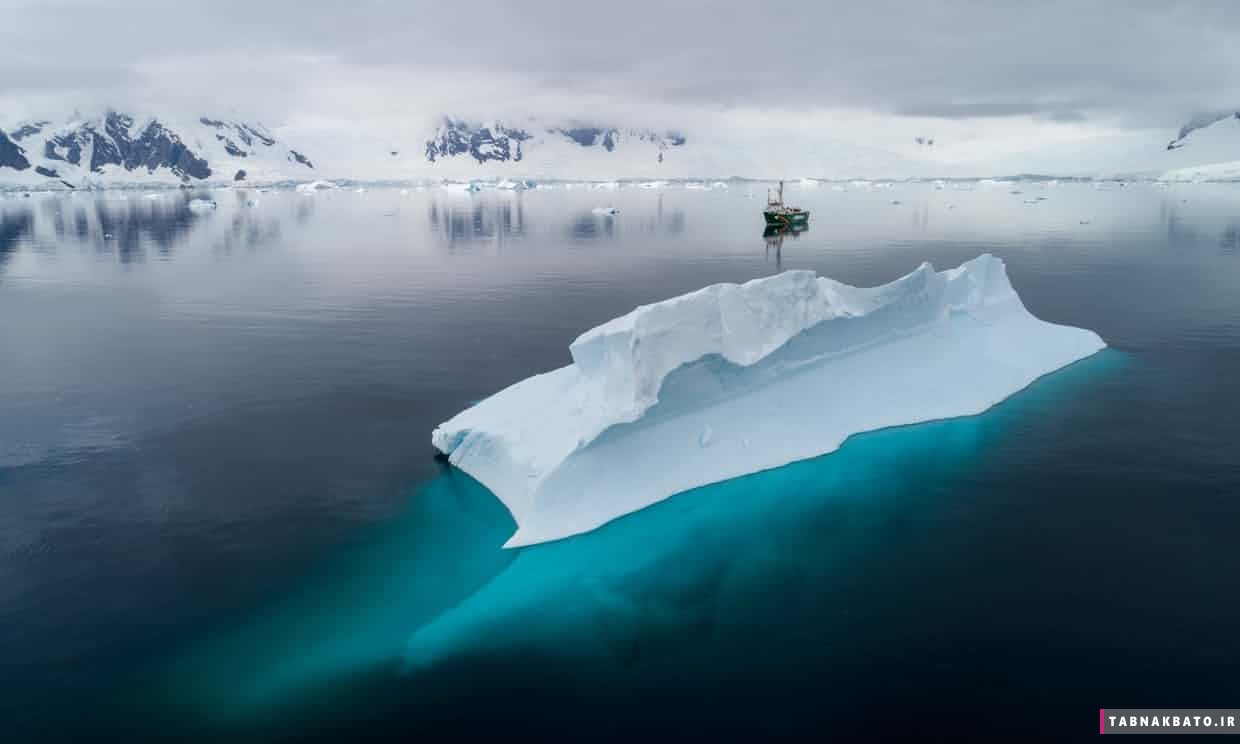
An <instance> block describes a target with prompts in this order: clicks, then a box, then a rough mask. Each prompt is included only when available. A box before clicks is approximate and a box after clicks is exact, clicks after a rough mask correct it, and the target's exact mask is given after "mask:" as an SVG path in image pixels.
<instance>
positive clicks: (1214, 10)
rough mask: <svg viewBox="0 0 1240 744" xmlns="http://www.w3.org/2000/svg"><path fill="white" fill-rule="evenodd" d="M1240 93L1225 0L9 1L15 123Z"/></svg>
mask: <svg viewBox="0 0 1240 744" xmlns="http://www.w3.org/2000/svg"><path fill="white" fill-rule="evenodd" d="M1238 77H1240V2H1226V1H1220V2H1206V1H1201V2H1172V1H1168V0H1161V1H1158V2H1153V1H1150V2H1143V1H1141V0H1124V1H1122V2H1120V1H1116V2H1100V1H1097V0H1090V1H1084V0H1078V1H1076V2H1055V1H1047V0H1025V1H1024V2H1000V1H998V0H992V1H986V2H965V1H963V0H961V1H948V0H918V1H900V2H874V1H865V2H862V1H860V0H854V1H852V2H808V1H807V2H796V3H794V2H781V1H779V0H762V1H761V2H755V1H752V0H750V1H748V2H737V1H733V0H718V1H716V0H682V1H680V2H673V1H672V0H667V1H665V2H658V3H656V2H640V1H638V2H618V1H616V0H609V1H608V2H590V1H589V0H583V1H581V2H561V1H558V0H555V1H553V0H506V1H502V2H501V1H493V0H470V2H461V3H453V2H445V1H443V0H438V1H437V2H433V3H432V2H422V1H421V0H412V1H411V2H398V1H397V0H386V1H385V0H351V1H350V2H339V1H336V0H333V1H332V2H315V1H314V0H310V1H306V0H301V1H294V0H271V1H264V0H248V1H245V2H243V1H241V0H211V2H177V1H175V0H160V1H158V2H155V1H152V0H109V1H108V2H97V1H96V0H0V105H2V106H3V107H4V110H3V111H0V114H3V117H2V118H3V119H5V120H10V119H12V118H14V116H26V115H34V114H37V113H40V112H46V113H47V114H49V115H52V116H56V115H61V114H63V113H67V112H68V111H71V110H72V109H74V108H83V109H88V108H91V107H98V106H106V105H111V106H117V107H132V106H137V107H155V108H157V109H158V108H175V109H176V110H177V111H181V112H186V113H193V114H197V113H205V112H208V111H211V112H220V111H221V110H227V111H231V112H239V113H243V114H245V115H248V116H253V117H255V118H261V119H263V120H266V121H268V122H269V123H271V124H273V125H276V126H279V125H281V124H288V123H290V122H307V121H310V122H319V123H324V124H330V123H332V122H337V123H339V122H356V121H367V122H372V123H384V122H391V121H403V120H413V119H417V120H419V121H423V120H425V119H426V118H428V117H432V116H439V115H441V114H445V113H448V114H458V115H465V116H471V117H490V116H503V117H513V116H520V115H527V114H535V115H541V116H572V117H577V118H579V119H589V118H591V117H596V118H603V117H612V118H615V117H620V118H623V119H626V120H627V121H625V122H618V123H644V124H647V125H654V126H669V127H670V126H677V125H678V124H688V125H693V124H697V125H698V126H702V125H705V124H709V122H711V121H712V120H713V118H714V117H718V116H720V115H723V114H726V115H728V116H733V117H736V119H735V120H738V121H739V120H744V119H745V117H746V116H748V117H751V118H752V119H753V120H754V121H757V120H759V119H761V118H762V117H771V116H785V117H786V116H788V115H790V114H805V115H806V116H807V117H810V118H812V119H814V120H824V119H822V117H830V116H837V115H838V118H836V119H832V120H836V121H840V122H845V124H844V125H843V126H851V127H852V128H853V130H854V131H853V132H852V134H853V136H855V137H859V138H864V137H865V136H866V132H867V131H874V132H884V131H893V132H894V131H896V130H900V129H901V127H902V126H903V124H904V123H905V122H907V121H909V120H914V119H915V120H917V121H918V122H919V124H918V126H919V127H920V128H922V129H924V128H926V124H925V123H926V122H930V123H934V122H938V123H940V124H941V125H942V127H943V128H944V129H945V130H952V128H953V127H955V128H956V129H960V127H962V126H966V127H969V128H972V130H976V131H985V132H997V133H1000V134H1001V133H1002V132H1004V131H1008V132H1016V131H1029V130H1030V129H1031V128H1032V129H1034V130H1039V131H1042V130H1046V131H1050V130H1054V129H1055V128H1056V127H1060V128H1063V127H1068V128H1074V129H1075V130H1077V131H1080V130H1088V129H1090V128H1106V129H1110V130H1113V129H1116V128H1120V129H1124V128H1130V129H1139V128H1154V127H1166V128H1168V129H1174V128H1175V127H1176V126H1177V125H1178V124H1179V123H1180V122H1182V121H1183V120H1184V119H1186V118H1187V117H1189V116H1191V115H1193V114H1195V113H1198V112H1202V111H1208V110H1215V109H1221V108H1227V107H1237V106H1240V79H1238ZM876 122H877V125H876ZM962 123H963V124H962ZM900 136H904V135H903V134H901V135H900Z"/></svg>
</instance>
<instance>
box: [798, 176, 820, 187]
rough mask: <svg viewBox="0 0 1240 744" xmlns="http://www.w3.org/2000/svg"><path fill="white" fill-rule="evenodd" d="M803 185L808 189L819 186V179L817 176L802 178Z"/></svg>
mask: <svg viewBox="0 0 1240 744" xmlns="http://www.w3.org/2000/svg"><path fill="white" fill-rule="evenodd" d="M801 186H803V187H804V188H807V189H814V188H818V180H817V179H815V178H802V179H801Z"/></svg>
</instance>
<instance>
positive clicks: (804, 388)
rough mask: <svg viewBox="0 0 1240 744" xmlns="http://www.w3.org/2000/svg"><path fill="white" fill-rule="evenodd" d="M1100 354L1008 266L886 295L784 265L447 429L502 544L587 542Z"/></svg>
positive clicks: (607, 341) (589, 344)
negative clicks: (689, 499)
mask: <svg viewBox="0 0 1240 744" xmlns="http://www.w3.org/2000/svg"><path fill="white" fill-rule="evenodd" d="M1105 346H1106V344H1105V343H1103V341H1102V339H1101V338H1099V337H1098V335H1097V334H1096V333H1094V332H1092V331H1088V330H1085V329H1081V328H1073V327H1070V326H1061V325H1055V324H1052V323H1047V322H1045V321H1042V320H1039V319H1037V318H1035V317H1034V316H1033V315H1032V314H1030V313H1029V311H1028V310H1026V309H1025V307H1024V305H1023V304H1022V303H1021V301H1020V298H1019V297H1018V296H1017V295H1016V292H1015V291H1014V290H1013V289H1012V285H1011V283H1010V282H1009V281H1008V277H1007V271H1006V269H1005V267H1004V264H1003V262H1002V261H1001V260H1000V259H998V258H995V257H994V256H990V255H982V256H979V257H977V258H975V259H973V260H971V261H968V262H966V263H964V264H962V265H961V266H960V267H958V268H955V269H951V270H948V271H940V272H936V271H935V270H934V268H933V267H931V266H930V264H928V263H924V264H922V265H921V266H920V267H918V268H917V269H916V270H915V271H913V272H912V273H910V274H908V275H907V276H904V277H901V278H899V279H897V280H895V281H893V282H891V283H889V284H884V285H882V286H879V287H864V288H863V287H853V286H850V285H847V284H842V283H840V282H837V281H834V280H832V279H828V278H825V277H817V276H815V275H814V273H813V272H810V271H787V272H784V273H782V274H778V275H776V276H772V277H767V278H763V279H755V280H753V281H750V282H747V283H745V284H740V285H737V284H715V285H712V286H709V287H706V288H704V289H701V290H698V291H696V292H691V293H689V294H686V295H682V296H680V297H675V298H672V299H669V300H665V301H663V302H658V303H655V304H652V305H645V306H642V307H639V308H637V309H635V310H633V311H632V312H630V313H629V314H627V315H624V316H622V317H619V318H616V319H614V320H611V321H608V322H607V323H604V324H602V325H600V326H598V327H596V328H594V329H592V330H589V331H586V332H585V333H583V334H582V335H581V336H579V337H578V338H577V340H575V341H574V342H573V343H572V345H571V346H570V347H569V350H570V352H571V354H572V359H573V363H572V364H570V365H568V366H567V367H562V368H560V369H557V370H554V371H551V372H547V373H545V374H541V375H536V376H534V377H530V378H528V379H526V380H522V381H521V382H518V383H516V384H515V385H512V386H510V387H508V388H506V389H504V390H501V391H500V392H498V393H496V394H495V395H493V396H491V397H489V398H487V399H485V400H483V401H481V402H479V403H478V404H477V405H475V406H473V407H471V408H468V409H466V410H464V411H462V412H461V413H459V414H457V415H456V416H455V417H453V418H452V419H451V420H449V421H447V422H445V423H443V424H440V425H439V426H438V427H437V428H436V429H435V431H434V432H433V434H432V436H431V439H432V443H433V444H434V446H435V447H436V448H437V449H439V450H440V451H441V452H443V453H444V454H446V455H448V459H449V462H451V463H452V464H453V465H455V466H457V467H459V468H461V469H462V470H464V471H465V472H467V473H469V474H470V475H472V476H473V477H474V478H476V479H477V480H478V481H480V482H481V483H482V484H483V485H485V486H486V487H487V488H489V489H490V490H491V491H493V492H494V493H495V495H496V496H497V497H498V498H499V499H500V500H501V501H502V502H503V503H504V505H505V506H506V507H507V508H508V510H509V511H510V512H511V513H512V516H513V518H514V519H515V520H516V523H517V531H516V533H515V534H514V535H513V536H512V537H511V538H510V539H509V540H508V542H507V543H506V546H508V547H513V546H520V545H529V544H533V543H539V542H545V541H548V540H556V539H559V538H563V537H568V536H570V535H574V534H577V533H581V532H587V531H589V530H592V529H594V528H596V527H599V526H600V525H602V524H604V523H606V522H608V521H611V520H612V519H615V518H617V517H620V516H623V515H625V514H628V513H630V512H633V511H636V510H638V509H642V508H644V507H646V506H649V505H650V504H653V503H655V502H658V501H661V500H663V499H666V498H668V497H669V496H672V495H673V494H676V493H679V492H681V491H685V490H688V489H691V488H694V487H697V486H702V485H706V484H708V483H714V482H717V481H721V480H726V479H728V478H734V477H737V476H740V475H744V474H747V473H752V472H755V471H758V470H764V469H767V468H772V467H776V466H779V465H784V464H786V463H789V462H793V461H795V460H802V459H805V458H809V457H815V456H818V455H822V454H825V453H827V452H831V451H833V450H835V449H837V448H838V447H839V446H840V445H841V444H842V443H843V442H844V440H845V439H847V438H848V437H849V436H850V435H852V434H856V433H859V432H863V431H871V430H874V429H881V428H885V427H890V426H898V425H902V424H912V423H917V422H921V421H929V420H933V419H942V418H950V417H954V416H964V415H971V414H977V413H981V412H983V411H985V410H986V409H987V408H989V407H991V406H993V405H994V404H996V403H998V402H1000V401H1002V400H1003V399H1004V398H1006V397H1008V396H1009V395H1011V394H1013V393H1015V392H1017V391H1018V390H1021V389H1022V388H1024V387H1026V386H1027V385H1029V384H1030V383H1031V382H1033V381H1034V380H1036V379H1037V378H1038V377H1041V376H1042V375H1045V374H1047V373H1049V372H1053V371H1054V370H1056V369H1059V368H1060V367H1064V366H1066V365H1068V364H1071V363H1072V362H1075V361H1077V360H1079V359H1083V358H1084V357H1087V356H1089V355H1091V354H1093V353H1095V352H1097V351H1099V350H1100V349H1102V348H1104V347H1105Z"/></svg>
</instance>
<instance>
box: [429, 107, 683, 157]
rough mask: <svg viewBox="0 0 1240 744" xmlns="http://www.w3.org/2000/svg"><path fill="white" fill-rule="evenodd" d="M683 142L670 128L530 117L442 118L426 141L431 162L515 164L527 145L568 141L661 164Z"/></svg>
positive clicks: (550, 145)
mask: <svg viewBox="0 0 1240 744" xmlns="http://www.w3.org/2000/svg"><path fill="white" fill-rule="evenodd" d="M684 144H685V137H684V135H682V134H679V133H677V132H674V131H668V132H656V131H655V130H653V129H633V128H628V129H620V128H617V127H601V126H593V125H584V124H581V123H578V122H572V123H568V124H556V125H540V124H538V123H536V122H534V121H533V120H531V123H530V125H527V126H525V127H509V126H505V125H504V124H503V123H501V122H493V123H491V124H470V123H467V122H465V121H463V120H456V119H452V118H445V119H444V122H443V124H441V125H440V126H439V128H438V129H436V130H435V133H434V134H433V135H432V136H431V137H430V139H428V140H427V141H426V159H427V161H428V162H430V163H434V162H436V161H439V160H443V159H445V158H456V157H468V158H473V159H474V160H476V161H477V162H478V163H479V164H482V163H486V162H487V161H495V162H512V163H519V162H521V161H522V160H523V159H524V158H525V155H526V153H527V152H529V151H531V150H534V151H538V150H542V149H550V148H555V147H557V146H563V147H568V149H569V151H570V152H571V151H573V148H572V147H571V145H575V146H576V147H579V148H587V149H586V150H584V151H581V152H582V153H585V152H589V153H590V154H596V153H598V152H599V149H601V150H603V151H605V152H608V153H615V152H616V151H617V150H619V151H620V157H626V158H642V157H645V158H647V159H649V160H651V161H653V162H658V163H662V162H663V160H664V155H665V153H667V151H668V150H670V149H672V148H676V147H683V146H684ZM592 148H597V149H592Z"/></svg>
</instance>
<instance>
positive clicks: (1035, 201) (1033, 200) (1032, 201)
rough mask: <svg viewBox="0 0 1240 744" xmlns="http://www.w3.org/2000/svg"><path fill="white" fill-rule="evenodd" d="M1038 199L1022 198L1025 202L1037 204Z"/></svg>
mask: <svg viewBox="0 0 1240 744" xmlns="http://www.w3.org/2000/svg"><path fill="white" fill-rule="evenodd" d="M1038 201H1039V200H1038V199H1025V200H1024V202H1025V203H1026V204H1037V203H1038Z"/></svg>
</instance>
